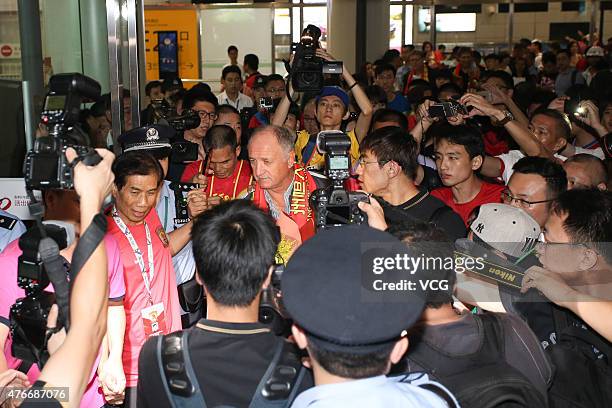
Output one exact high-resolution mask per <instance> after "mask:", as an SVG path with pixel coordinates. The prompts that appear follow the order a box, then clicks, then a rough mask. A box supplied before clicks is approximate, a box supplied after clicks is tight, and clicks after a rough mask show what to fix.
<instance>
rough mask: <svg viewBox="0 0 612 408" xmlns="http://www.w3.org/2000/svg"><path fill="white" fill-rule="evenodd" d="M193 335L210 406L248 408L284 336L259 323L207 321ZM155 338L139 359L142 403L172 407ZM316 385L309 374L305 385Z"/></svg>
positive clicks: (193, 347)
mask: <svg viewBox="0 0 612 408" xmlns="http://www.w3.org/2000/svg"><path fill="white" fill-rule="evenodd" d="M190 330H191V333H190V334H189V352H190V354H191V363H192V365H193V369H194V371H195V374H196V378H197V379H198V383H199V385H200V389H201V390H202V395H203V396H204V400H205V401H206V405H207V406H209V407H216V406H219V405H228V406H232V407H248V406H249V404H250V403H251V399H252V397H253V394H254V393H255V390H256V389H257V385H258V384H259V382H260V381H261V378H262V377H263V375H264V373H265V371H266V369H267V368H268V366H269V364H270V361H271V360H272V358H273V355H274V351H275V350H276V347H277V345H278V343H279V342H280V341H283V339H282V338H280V337H276V336H275V335H274V334H272V333H271V332H270V330H269V328H268V327H267V326H264V325H262V324H260V323H225V322H218V321H213V320H207V319H202V320H200V321H199V322H198V324H197V325H196V326H194V327H193V328H192V329H190ZM156 344H157V341H156V339H155V338H153V339H150V340H148V341H147V342H146V343H145V345H144V346H143V348H142V351H141V352H140V358H139V361H138V374H139V378H138V407H139V408H142V407H166V406H170V402H169V401H168V397H167V395H166V392H165V388H164V385H163V383H162V379H161V376H160V372H159V366H158V363H157V356H156V354H157V353H156V349H155V347H156ZM311 386H312V377H311V376H310V375H306V376H305V378H304V380H303V381H302V383H301V387H300V388H301V389H306V388H310V387H311Z"/></svg>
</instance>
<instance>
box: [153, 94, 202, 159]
mask: <svg viewBox="0 0 612 408" xmlns="http://www.w3.org/2000/svg"><path fill="white" fill-rule="evenodd" d="M150 108H151V109H152V111H153V112H152V115H151V121H152V122H153V124H157V123H158V124H160V125H168V126H171V127H173V128H174V130H176V131H177V132H184V131H185V130H189V129H195V128H197V127H198V126H200V115H199V114H198V113H197V112H194V111H193V110H187V111H185V112H184V113H183V114H182V115H177V113H176V110H175V107H174V106H172V105H170V104H169V103H168V101H167V100H166V99H163V98H162V99H152V100H151V107H150ZM170 158H171V160H172V162H173V163H185V162H192V161H196V160H197V159H198V145H197V144H196V143H192V142H189V141H186V140H182V141H179V142H174V143H172V153H171V155H170Z"/></svg>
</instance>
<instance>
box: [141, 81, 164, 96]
mask: <svg viewBox="0 0 612 408" xmlns="http://www.w3.org/2000/svg"><path fill="white" fill-rule="evenodd" d="M161 86H162V83H161V82H160V81H151V82H149V83H148V84H147V85H146V86H145V94H146V95H147V96H151V91H152V90H153V88H157V87H159V88H161Z"/></svg>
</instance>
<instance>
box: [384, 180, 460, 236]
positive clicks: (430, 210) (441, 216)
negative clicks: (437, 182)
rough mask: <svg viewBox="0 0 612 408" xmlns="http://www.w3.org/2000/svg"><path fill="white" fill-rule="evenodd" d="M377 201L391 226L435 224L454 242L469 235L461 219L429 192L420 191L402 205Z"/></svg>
mask: <svg viewBox="0 0 612 408" xmlns="http://www.w3.org/2000/svg"><path fill="white" fill-rule="evenodd" d="M376 199H377V200H378V201H379V202H380V204H381V206H382V207H383V211H384V213H385V220H386V221H387V224H388V225H389V226H391V225H393V224H397V223H401V222H408V223H410V222H414V221H415V220H419V221H425V222H432V223H434V224H435V225H436V226H438V227H439V228H441V229H442V230H443V231H444V232H445V233H446V235H447V237H448V239H449V240H452V241H453V242H454V241H455V240H456V239H459V238H465V237H466V235H467V232H466V229H465V224H464V223H463V220H461V217H460V216H459V215H458V214H457V213H455V212H454V211H453V210H451V209H450V207H448V206H447V205H446V204H444V203H443V202H442V200H439V199H437V198H436V197H433V196H431V195H430V194H429V192H428V191H427V190H420V191H419V193H418V194H417V195H416V196H414V197H412V198H411V199H410V200H408V201H406V202H405V203H403V204H400V205H391V204H389V203H387V202H386V201H384V200H382V199H381V198H379V197H377V198H376Z"/></svg>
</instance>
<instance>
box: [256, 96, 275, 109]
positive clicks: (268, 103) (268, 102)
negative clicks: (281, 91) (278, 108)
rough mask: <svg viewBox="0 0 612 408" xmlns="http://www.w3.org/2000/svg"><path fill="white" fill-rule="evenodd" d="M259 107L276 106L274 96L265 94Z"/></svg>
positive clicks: (260, 100) (269, 107)
mask: <svg viewBox="0 0 612 408" xmlns="http://www.w3.org/2000/svg"><path fill="white" fill-rule="evenodd" d="M259 107H260V108H263V109H272V108H273V107H274V101H272V97H270V96H264V97H263V98H259Z"/></svg>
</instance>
